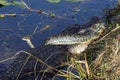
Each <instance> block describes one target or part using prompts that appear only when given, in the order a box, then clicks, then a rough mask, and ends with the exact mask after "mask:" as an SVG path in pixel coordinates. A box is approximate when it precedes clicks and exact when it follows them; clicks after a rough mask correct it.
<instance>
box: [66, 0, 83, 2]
mask: <svg viewBox="0 0 120 80" xmlns="http://www.w3.org/2000/svg"><path fill="white" fill-rule="evenodd" d="M66 1H68V2H80V1H85V0H66Z"/></svg>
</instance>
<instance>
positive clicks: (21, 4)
mask: <svg viewBox="0 0 120 80" xmlns="http://www.w3.org/2000/svg"><path fill="white" fill-rule="evenodd" d="M11 4H12V5H16V6H19V7H22V8H26V6H25V4H24V3H23V2H21V1H11Z"/></svg>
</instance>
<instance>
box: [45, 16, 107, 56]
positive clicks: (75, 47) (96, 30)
mask: <svg viewBox="0 0 120 80" xmlns="http://www.w3.org/2000/svg"><path fill="white" fill-rule="evenodd" d="M88 23H91V24H90V25H89V26H88V27H87V28H85V29H79V27H80V26H79V27H77V28H75V29H74V30H73V31H74V33H71V32H70V31H71V30H72V28H71V30H70V29H69V30H68V31H63V33H61V34H59V35H55V36H51V37H49V38H48V39H46V41H45V45H68V51H69V52H71V53H74V54H80V53H81V52H83V51H85V50H86V49H87V47H88V45H89V44H90V43H91V41H93V40H95V39H97V38H99V36H100V35H101V34H102V32H103V31H104V29H105V23H104V22H103V21H102V20H101V19H100V18H98V17H94V18H92V19H91V20H90V21H89V22H88ZM84 26H85V25H83V27H84ZM76 30H78V31H76ZM64 32H67V33H64Z"/></svg>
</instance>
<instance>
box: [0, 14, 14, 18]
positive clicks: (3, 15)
mask: <svg viewBox="0 0 120 80" xmlns="http://www.w3.org/2000/svg"><path fill="white" fill-rule="evenodd" d="M6 16H11V17H15V16H16V14H15V13H13V14H0V19H3V18H5V17H6Z"/></svg>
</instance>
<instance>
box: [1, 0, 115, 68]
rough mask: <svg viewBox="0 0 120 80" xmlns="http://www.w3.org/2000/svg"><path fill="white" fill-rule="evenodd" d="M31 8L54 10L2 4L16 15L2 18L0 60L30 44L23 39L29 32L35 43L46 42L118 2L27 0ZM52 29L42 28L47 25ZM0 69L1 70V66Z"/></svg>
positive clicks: (6, 10)
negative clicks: (55, 2) (39, 11)
mask: <svg viewBox="0 0 120 80" xmlns="http://www.w3.org/2000/svg"><path fill="white" fill-rule="evenodd" d="M25 1H26V4H27V5H29V6H30V7H31V8H32V9H36V10H43V11H45V12H48V13H54V14H56V16H60V17H55V18H51V17H50V16H49V15H44V14H43V15H41V14H37V13H35V12H30V11H28V10H27V9H22V8H20V7H18V6H6V7H1V8H0V13H3V14H7V13H16V14H17V16H16V17H5V18H4V19H0V55H1V57H0V60H2V59H5V58H7V57H9V56H11V55H13V54H14V53H15V52H17V51H19V50H25V49H29V48H30V47H29V46H28V45H27V44H26V42H25V41H23V40H22V37H24V36H27V35H30V36H31V40H32V42H33V44H34V45H35V46H38V45H43V42H44V40H45V39H46V38H47V37H48V36H51V35H53V34H59V33H60V32H61V31H62V30H64V29H65V28H66V27H67V26H70V25H73V24H83V23H85V22H86V21H88V20H89V19H90V18H92V17H93V16H98V17H103V15H104V11H105V9H107V8H112V7H113V6H115V4H116V2H117V0H85V1H82V2H78V3H74V2H73V3H71V2H65V1H64V0H62V2H61V3H59V4H53V3H49V2H47V1H46V0H25ZM48 25H49V26H50V28H49V29H46V30H43V31H41V29H42V28H43V27H45V26H48ZM0 70H2V68H1V66H0Z"/></svg>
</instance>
